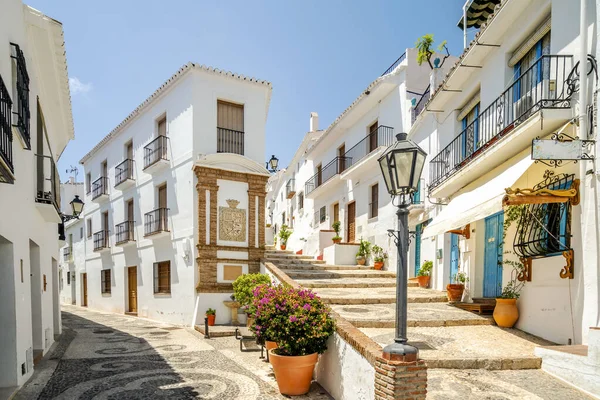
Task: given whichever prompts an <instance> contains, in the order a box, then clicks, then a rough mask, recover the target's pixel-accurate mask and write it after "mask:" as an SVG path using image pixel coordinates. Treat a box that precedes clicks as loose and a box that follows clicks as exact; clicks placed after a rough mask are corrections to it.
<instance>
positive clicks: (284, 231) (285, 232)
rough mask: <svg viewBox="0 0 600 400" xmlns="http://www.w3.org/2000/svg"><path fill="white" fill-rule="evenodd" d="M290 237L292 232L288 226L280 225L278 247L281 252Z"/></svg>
mask: <svg viewBox="0 0 600 400" xmlns="http://www.w3.org/2000/svg"><path fill="white" fill-rule="evenodd" d="M290 236H292V231H290V230H289V229H288V226H287V225H281V229H280V230H279V246H280V247H281V250H285V248H286V246H287V241H288V239H289V238H290Z"/></svg>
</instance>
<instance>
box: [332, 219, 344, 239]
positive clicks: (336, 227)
mask: <svg viewBox="0 0 600 400" xmlns="http://www.w3.org/2000/svg"><path fill="white" fill-rule="evenodd" d="M341 225H342V223H341V222H340V221H335V222H334V223H333V224H331V227H332V228H333V230H334V231H335V236H334V237H333V240H338V239H341V238H342V237H341V236H340V227H341Z"/></svg>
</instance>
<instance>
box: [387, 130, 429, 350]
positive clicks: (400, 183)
mask: <svg viewBox="0 0 600 400" xmlns="http://www.w3.org/2000/svg"><path fill="white" fill-rule="evenodd" d="M396 139H397V140H398V141H397V142H396V143H394V144H392V145H391V146H390V147H388V148H387V149H386V151H385V152H384V153H383V155H382V156H381V157H380V158H379V160H378V161H379V167H380V168H381V173H382V174H383V179H384V181H385V186H386V187H387V190H388V193H389V194H390V195H391V196H392V202H393V201H394V199H395V198H397V199H398V201H399V202H398V211H396V215H397V216H398V230H397V231H394V230H393V229H390V230H388V235H390V236H393V237H394V239H395V240H394V241H395V243H396V246H397V248H398V267H397V271H396V338H395V339H394V343H392V344H389V345H387V346H386V347H385V348H384V349H383V352H384V353H387V354H389V355H390V356H391V358H392V359H402V360H404V361H414V360H417V359H418V355H419V350H418V349H417V348H416V347H414V346H411V345H409V344H407V337H406V325H407V303H408V298H407V294H408V271H407V264H408V263H407V255H408V243H409V231H408V206H409V205H410V204H411V200H412V196H413V194H414V193H415V192H416V191H417V189H418V186H419V179H421V173H422V172H423V166H424V165H425V157H427V153H425V151H423V149H421V148H420V147H419V146H418V145H417V144H416V143H414V142H413V141H411V140H408V139H407V135H406V133H399V134H398V135H396Z"/></svg>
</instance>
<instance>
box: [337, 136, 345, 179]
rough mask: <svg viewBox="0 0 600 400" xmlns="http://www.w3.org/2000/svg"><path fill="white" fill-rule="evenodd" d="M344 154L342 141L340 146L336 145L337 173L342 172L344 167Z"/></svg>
mask: <svg viewBox="0 0 600 400" xmlns="http://www.w3.org/2000/svg"><path fill="white" fill-rule="evenodd" d="M345 154H346V144H345V143H344V144H343V145H341V146H340V147H338V154H337V155H338V173H340V174H341V173H342V172H344V170H345V169H346V159H345V158H344V155H345Z"/></svg>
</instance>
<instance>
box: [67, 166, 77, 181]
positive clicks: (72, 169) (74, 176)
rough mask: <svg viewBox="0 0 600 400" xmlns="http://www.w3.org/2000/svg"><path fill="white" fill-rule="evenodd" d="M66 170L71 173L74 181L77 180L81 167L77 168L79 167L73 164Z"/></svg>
mask: <svg viewBox="0 0 600 400" xmlns="http://www.w3.org/2000/svg"><path fill="white" fill-rule="evenodd" d="M66 172H67V174H71V176H72V177H73V181H74V182H77V174H79V169H77V167H74V166H72V165H71V166H70V167H69V168H67V171H66Z"/></svg>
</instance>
